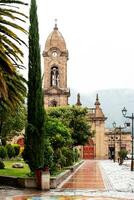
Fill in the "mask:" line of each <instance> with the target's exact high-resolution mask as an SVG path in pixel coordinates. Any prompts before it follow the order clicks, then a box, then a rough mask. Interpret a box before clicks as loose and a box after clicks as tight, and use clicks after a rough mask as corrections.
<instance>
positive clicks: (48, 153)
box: [44, 141, 54, 169]
mask: <svg viewBox="0 0 134 200" xmlns="http://www.w3.org/2000/svg"><path fill="white" fill-rule="evenodd" d="M53 154H54V151H53V149H52V146H51V145H50V142H49V141H45V146H44V168H45V167H49V169H51V167H52V165H53Z"/></svg>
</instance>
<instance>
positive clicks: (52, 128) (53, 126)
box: [44, 117, 72, 172]
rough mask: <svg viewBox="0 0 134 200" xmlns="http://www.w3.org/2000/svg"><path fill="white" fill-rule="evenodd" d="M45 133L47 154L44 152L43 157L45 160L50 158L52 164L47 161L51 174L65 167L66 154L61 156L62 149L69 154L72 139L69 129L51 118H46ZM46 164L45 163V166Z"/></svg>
mask: <svg viewBox="0 0 134 200" xmlns="http://www.w3.org/2000/svg"><path fill="white" fill-rule="evenodd" d="M46 133H47V139H48V140H49V143H48V145H47V153H46V150H45V154H44V157H45V159H48V157H49V158H50V157H51V159H52V161H53V163H52V161H50V159H49V167H50V172H53V171H57V170H58V169H59V168H61V167H63V166H66V165H67V163H66V161H67V160H68V159H67V156H68V154H63V149H65V148H66V149H67V150H68V153H69V152H70V148H71V147H72V138H71V134H70V130H69V128H67V127H66V126H65V125H64V124H63V123H62V122H61V121H60V120H59V119H56V118H51V117H48V118H47V122H46ZM50 147H51V148H50ZM45 149H46V148H45ZM71 149H72V148H71ZM52 150H53V152H52ZM46 163H47V162H45V164H46ZM69 163H70V162H69Z"/></svg>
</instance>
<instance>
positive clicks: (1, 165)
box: [0, 160, 5, 169]
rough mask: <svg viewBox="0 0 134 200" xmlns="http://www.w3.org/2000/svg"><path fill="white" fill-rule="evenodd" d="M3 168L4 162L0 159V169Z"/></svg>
mask: <svg viewBox="0 0 134 200" xmlns="http://www.w3.org/2000/svg"><path fill="white" fill-rule="evenodd" d="M4 168H5V164H4V163H3V161H2V160H0V169H4Z"/></svg>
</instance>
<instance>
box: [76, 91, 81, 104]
mask: <svg viewBox="0 0 134 200" xmlns="http://www.w3.org/2000/svg"><path fill="white" fill-rule="evenodd" d="M76 105H77V106H81V105H82V104H81V102H80V93H78V94H77V103H76Z"/></svg>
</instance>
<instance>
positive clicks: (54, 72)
mask: <svg viewBox="0 0 134 200" xmlns="http://www.w3.org/2000/svg"><path fill="white" fill-rule="evenodd" d="M59 81H60V79H59V68H58V67H57V66H53V67H51V79H50V85H51V87H52V86H57V87H59Z"/></svg>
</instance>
